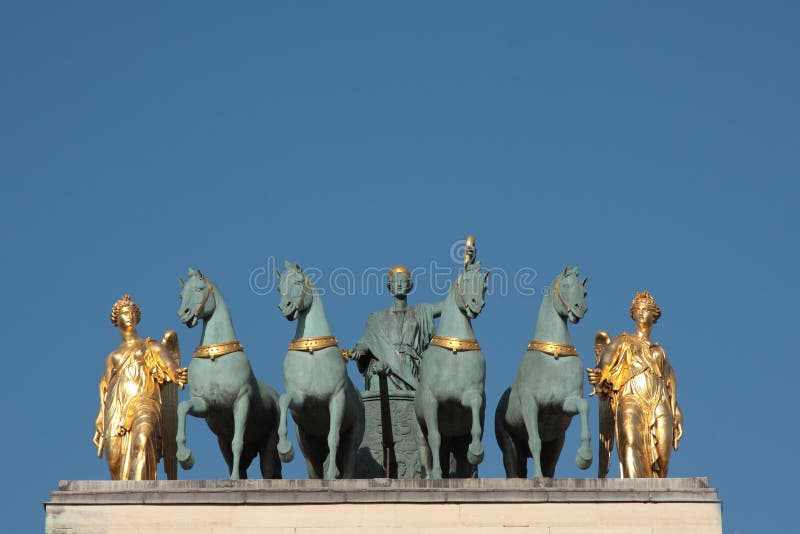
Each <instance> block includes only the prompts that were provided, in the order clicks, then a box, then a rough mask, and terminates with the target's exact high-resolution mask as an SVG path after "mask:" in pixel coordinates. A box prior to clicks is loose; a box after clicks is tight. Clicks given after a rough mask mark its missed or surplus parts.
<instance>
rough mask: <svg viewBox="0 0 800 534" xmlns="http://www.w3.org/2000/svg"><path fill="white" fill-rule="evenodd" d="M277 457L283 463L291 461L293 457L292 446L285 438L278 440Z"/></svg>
mask: <svg viewBox="0 0 800 534" xmlns="http://www.w3.org/2000/svg"><path fill="white" fill-rule="evenodd" d="M278 458H280V460H281V462H283V463H288V462H291V461H292V460H293V459H294V447H292V442H291V441H289V440H288V439H286V438H281V439H279V440H278Z"/></svg>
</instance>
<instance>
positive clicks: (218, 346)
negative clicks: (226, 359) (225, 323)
mask: <svg viewBox="0 0 800 534" xmlns="http://www.w3.org/2000/svg"><path fill="white" fill-rule="evenodd" d="M243 350H244V347H243V346H242V344H241V343H239V341H237V340H234V341H226V342H225V343H214V344H213V345H200V346H199V347H197V348H196V349H194V354H192V357H193V358H211V361H214V360H215V359H216V358H219V357H220V356H225V355H226V354H230V353H232V352H239V351H243Z"/></svg>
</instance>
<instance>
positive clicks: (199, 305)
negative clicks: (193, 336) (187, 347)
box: [178, 267, 217, 328]
mask: <svg viewBox="0 0 800 534" xmlns="http://www.w3.org/2000/svg"><path fill="white" fill-rule="evenodd" d="M178 280H179V281H180V283H181V285H182V286H183V289H182V290H181V305H180V307H179V308H178V318H179V319H180V320H181V322H182V323H183V324H185V325H186V326H188V327H189V328H192V327H193V326H195V325H196V324H197V322H198V321H199V320H200V319H207V318H209V317H211V315H212V314H213V313H214V308H216V306H217V300H216V297H214V285H213V284H212V283H211V280H209V279H208V277H206V276H205V275H204V274H203V273H201V272H200V271H196V270H194V269H192V268H191V267H189V279H188V280H187V281H185V282H184V280H183V278H179V279H178Z"/></svg>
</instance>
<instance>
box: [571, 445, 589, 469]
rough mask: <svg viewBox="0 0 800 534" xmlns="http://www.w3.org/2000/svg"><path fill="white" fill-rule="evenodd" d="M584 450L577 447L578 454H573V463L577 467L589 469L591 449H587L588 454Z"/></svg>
mask: <svg viewBox="0 0 800 534" xmlns="http://www.w3.org/2000/svg"><path fill="white" fill-rule="evenodd" d="M586 452H587V451H583V450H582V449H578V454H577V455H575V464H576V465H577V466H578V469H589V466H590V465H592V449H589V450H588V455H587V454H586Z"/></svg>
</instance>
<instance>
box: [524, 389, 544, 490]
mask: <svg viewBox="0 0 800 534" xmlns="http://www.w3.org/2000/svg"><path fill="white" fill-rule="evenodd" d="M520 403H521V405H522V419H523V420H524V421H525V428H526V430H527V431H528V448H529V449H530V450H531V458H533V476H534V477H535V478H542V477H543V475H542V439H541V438H540V437H539V405H538V404H537V403H536V400H535V399H534V398H533V396H531V395H525V396H521V397H520Z"/></svg>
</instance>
